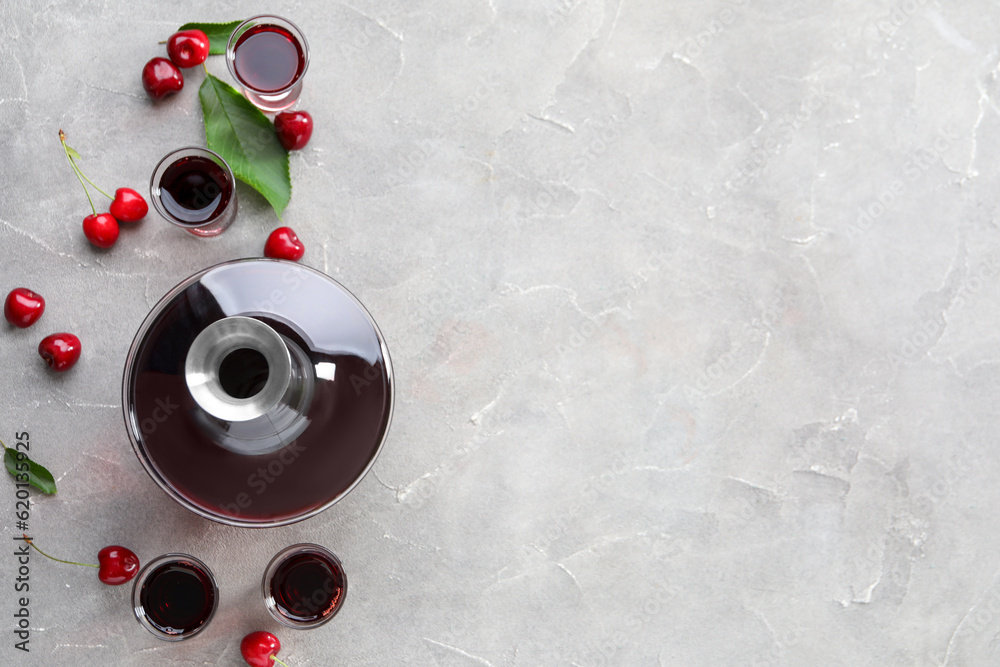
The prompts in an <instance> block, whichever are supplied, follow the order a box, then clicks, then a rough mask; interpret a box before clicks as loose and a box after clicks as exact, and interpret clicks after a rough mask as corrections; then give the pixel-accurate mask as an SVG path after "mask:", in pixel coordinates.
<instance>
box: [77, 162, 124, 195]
mask: <svg viewBox="0 0 1000 667" xmlns="http://www.w3.org/2000/svg"><path fill="white" fill-rule="evenodd" d="M69 161H70V163H72V165H73V166H74V167H76V171H77V173H78V174H80V175H81V176H83V177H84V178H85V179H86V181H87V182H88V183H90V184H91V185H93V186H94V189H95V190H97V191H98V192H100V193H101V194H102V195H104V196H105V197H107V198H108V199H110V200H112V201H114V199H115V198H114V197H112V196H111V195H109V194H108V193H107V192H105V191H104V190H102V189H100V188H99V187H97V184H96V183H94V182H93V181H92V180H90V179H89V178H87V175H86V174H85V173H83V170H82V169H80V166H79V165H78V164H77V163H76V161H75V160H73V156H72V155H71V156H70V158H69Z"/></svg>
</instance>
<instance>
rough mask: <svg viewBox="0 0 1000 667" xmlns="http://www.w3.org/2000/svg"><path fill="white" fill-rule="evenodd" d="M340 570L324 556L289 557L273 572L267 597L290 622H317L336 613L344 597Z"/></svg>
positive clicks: (314, 554) (341, 570)
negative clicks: (269, 596) (271, 598)
mask: <svg viewBox="0 0 1000 667" xmlns="http://www.w3.org/2000/svg"><path fill="white" fill-rule="evenodd" d="M345 583H346V582H345V578H344V571H343V569H341V567H340V566H339V565H338V564H337V563H335V562H333V561H331V560H330V559H328V558H327V557H326V556H325V555H324V554H321V553H318V552H308V553H302V554H296V555H294V556H290V557H289V558H288V559H287V560H285V561H284V562H283V563H282V564H281V565H279V566H278V569H277V570H275V572H274V577H273V578H272V579H271V597H273V598H274V603H275V605H276V606H277V608H278V610H279V611H280V612H281V613H282V614H283V615H284V616H286V617H288V618H290V619H292V620H293V621H305V622H311V621H318V620H319V619H321V618H324V617H326V616H329V615H330V614H332V613H334V612H335V611H336V610H337V607H338V606H340V603H341V601H342V600H343V597H344V584H345Z"/></svg>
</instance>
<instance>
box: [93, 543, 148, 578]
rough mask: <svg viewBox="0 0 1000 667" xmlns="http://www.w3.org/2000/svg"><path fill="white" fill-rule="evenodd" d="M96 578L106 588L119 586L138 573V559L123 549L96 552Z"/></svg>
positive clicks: (104, 549) (115, 547)
mask: <svg viewBox="0 0 1000 667" xmlns="http://www.w3.org/2000/svg"><path fill="white" fill-rule="evenodd" d="M97 562H98V563H100V566H99V569H98V570H97V578H98V579H100V580H101V582H102V583H105V584H107V585H108V586H121V585H122V584H124V583H125V582H126V581H131V580H132V578H133V577H134V576H135V575H136V573H137V572H138V571H139V557H138V556H136V555H135V554H134V553H132V551H131V550H129V549H126V548H125V547H119V546H110V547H104V548H103V549H101V550H100V551H98V552H97Z"/></svg>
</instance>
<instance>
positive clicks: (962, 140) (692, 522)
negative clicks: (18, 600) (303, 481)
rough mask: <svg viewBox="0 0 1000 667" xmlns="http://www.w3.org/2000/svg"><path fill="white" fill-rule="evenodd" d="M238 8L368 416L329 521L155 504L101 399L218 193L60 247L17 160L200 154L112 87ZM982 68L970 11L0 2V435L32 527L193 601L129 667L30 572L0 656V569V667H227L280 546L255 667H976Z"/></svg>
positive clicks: (990, 406) (985, 597) (985, 111)
mask: <svg viewBox="0 0 1000 667" xmlns="http://www.w3.org/2000/svg"><path fill="white" fill-rule="evenodd" d="M268 11H270V12H273V13H278V14H282V15H285V16H287V17H289V18H291V19H292V20H294V21H296V22H298V23H299V25H300V26H302V28H303V29H304V31H305V32H306V35H307V37H308V38H309V40H310V43H311V45H312V64H311V67H310V70H309V73H308V75H307V78H306V83H305V91H304V94H303V98H302V101H301V108H304V109H306V110H309V111H310V112H311V113H312V114H313V116H314V118H315V120H316V131H315V134H314V136H313V139H312V142H311V144H310V145H309V146H308V148H307V149H306V150H304V151H302V152H301V153H299V154H296V155H294V156H293V158H292V165H291V169H292V176H293V182H294V188H295V191H294V195H293V198H292V202H291V205H290V206H289V207H288V210H287V213H286V216H285V222H286V223H287V224H289V225H291V226H292V227H293V228H295V229H296V230H297V231H298V233H299V235H300V236H301V237H302V238H303V240H304V241H305V243H306V244H307V246H308V250H307V254H306V257H305V259H304V261H305V262H306V263H307V264H309V265H311V266H314V267H317V268H320V269H322V270H324V271H326V272H327V273H329V274H330V275H331V276H333V277H334V278H336V279H338V280H340V281H341V282H343V283H344V284H345V285H346V286H347V287H348V288H350V289H351V290H352V291H354V292H355V293H356V294H357V295H358V296H359V298H360V299H361V300H362V301H363V302H364V303H365V304H366V305H367V306H368V307H369V308H370V310H371V312H372V313H373V315H374V317H375V318H376V320H377V321H378V322H379V324H380V325H381V327H382V329H383V331H384V333H385V334H386V338H387V342H388V345H389V347H390V350H391V351H392V353H393V361H394V365H395V372H396V377H397V379H398V391H397V408H396V413H395V421H394V424H393V429H392V432H391V435H390V437H389V440H388V442H387V444H386V447H385V449H384V452H383V454H382V457H381V458H380V459H379V461H378V463H377V464H376V466H375V468H374V470H373V473H372V474H370V475H369V476H368V477H367V478H366V479H365V480H364V482H363V483H362V484H361V485H360V486H359V487H358V488H357V489H356V490H355V491H354V492H353V493H352V494H351V495H350V496H349V497H348V498H347V499H345V500H344V501H343V502H341V503H340V504H338V505H337V506H336V507H334V508H332V509H331V510H329V511H327V512H325V513H324V514H322V515H321V516H319V517H317V518H314V519H312V520H310V521H307V522H305V523H303V524H300V525H296V526H292V527H287V528H282V529H276V530H267V531H256V532H255V531H248V530H236V529H231V528H227V527H224V526H219V525H215V524H212V523H210V522H207V521H204V520H201V519H198V518H196V517H195V516H194V515H192V514H189V513H187V512H186V511H184V510H182V509H181V508H180V507H178V506H176V505H175V504H173V503H172V502H170V501H169V500H168V499H167V497H166V496H165V495H164V494H163V493H162V492H161V491H160V490H159V489H157V488H156V487H155V485H154V484H153V483H152V482H151V481H150V480H149V479H148V478H147V477H146V475H145V473H144V472H143V470H142V468H141V467H140V465H139V463H138V462H137V460H136V459H135V456H134V455H133V453H132V451H131V448H130V447H129V445H128V441H127V439H126V436H125V431H124V427H123V424H122V418H121V413H120V405H119V391H120V389H119V384H120V373H121V369H122V366H123V364H124V360H125V354H126V351H127V348H128V345H129V343H130V342H131V339H132V336H133V333H134V332H135V330H136V329H137V327H138V326H139V323H140V322H141V321H142V319H143V317H144V316H145V314H146V313H147V311H148V310H149V308H150V307H151V306H152V305H153V304H154V303H155V302H156V300H157V299H158V298H159V297H160V296H161V295H162V294H163V293H164V292H165V291H166V290H167V289H169V288H170V287H172V286H173V285H174V284H175V283H177V282H178V281H179V280H181V279H183V278H184V277H186V276H188V275H189V274H191V273H193V272H195V271H197V270H199V269H201V268H203V267H205V266H208V265H211V264H214V263H216V262H219V261H223V260H227V259H231V258H236V257H244V256H255V255H259V253H260V252H261V249H262V247H263V242H264V238H265V237H266V235H267V233H268V232H269V230H270V229H272V228H273V227H275V226H276V220H275V218H274V215H273V214H272V213H271V212H270V211H269V209H268V208H267V207H266V205H265V204H264V203H263V200H262V199H261V198H259V197H257V196H256V195H255V194H254V193H253V192H252V191H250V190H248V189H245V188H241V189H240V190H239V196H240V217H239V219H238V222H237V224H236V225H234V227H233V228H232V229H231V230H230V231H228V232H227V233H226V234H224V235H223V236H221V237H219V238H217V239H214V240H199V239H195V238H193V237H190V236H187V235H185V234H184V233H182V232H180V231H178V230H176V229H173V228H171V227H170V226H169V225H167V224H166V223H165V222H163V221H162V220H160V219H158V218H157V216H156V215H155V213H151V214H150V216H149V217H148V219H146V220H145V221H144V222H143V223H141V224H140V225H138V226H137V227H135V228H134V229H126V230H124V231H123V233H122V237H121V239H120V241H119V242H118V245H117V246H116V247H115V248H114V249H112V250H111V251H109V252H100V251H96V250H94V249H93V248H91V247H90V246H89V245H88V244H87V242H86V240H85V239H84V237H83V235H82V233H81V232H80V221H81V219H82V218H83V216H84V215H85V214H86V213H87V212H88V209H87V204H86V201H85V200H84V198H83V196H82V193H81V192H80V188H79V185H78V184H77V182H76V180H75V179H74V178H73V176H72V174H71V172H70V170H69V168H68V166H67V165H66V163H65V159H64V157H63V155H62V153H61V150H60V147H59V142H58V139H57V130H58V129H59V128H62V129H64V130H65V131H66V132H67V133H68V135H69V137H70V142H71V144H72V145H73V146H74V147H76V148H77V149H78V150H79V151H80V152H81V153H83V155H84V158H85V160H84V162H83V165H84V166H85V168H86V169H87V171H88V173H89V175H90V176H91V177H92V178H93V179H95V180H97V181H98V182H99V183H102V184H106V185H107V186H108V187H109V188H115V187H119V186H122V185H128V186H131V187H135V188H137V189H140V190H144V189H145V183H146V181H147V179H148V175H149V173H150V172H151V171H152V168H153V166H154V164H155V163H156V161H157V160H158V159H159V158H160V157H161V156H162V155H163V154H165V153H166V152H167V151H168V150H170V149H173V148H175V147H178V146H181V145H186V144H201V143H202V142H203V140H204V137H203V130H202V125H201V113H200V108H199V106H198V102H197V95H196V89H197V86H198V85H199V84H200V83H201V80H202V75H201V74H200V72H199V71H198V70H192V71H190V72H189V75H188V83H187V87H186V88H185V90H184V91H183V92H182V93H181V94H180V95H178V96H176V97H173V98H170V99H169V100H167V101H165V102H163V103H160V104H152V103H151V102H150V101H149V100H147V99H146V97H145V95H144V93H143V91H142V88H141V86H140V82H139V73H140V70H141V68H142V65H143V64H144V63H145V61H146V60H148V59H149V58H151V57H153V56H155V55H162V54H163V47H162V46H158V45H157V43H156V42H157V41H158V40H161V39H165V38H166V37H167V36H169V34H170V33H171V32H172V29H173V28H174V27H176V26H177V25H179V24H181V23H183V22H186V21H189V20H226V19H233V18H240V17H245V16H248V15H251V14H255V13H261V12H268ZM998 34H1000V10H998V8H997V6H996V4H995V3H994V2H987V1H985V0H966V1H964V2H932V1H929V0H898V1H897V2H888V1H886V0H876V1H874V2H869V1H865V2H862V1H860V0H851V1H844V2H835V3H830V2H827V1H826V0H823V1H820V0H731V1H726V0H708V1H704V0H685V1H678V2H657V1H655V0H645V1H638V0H631V1H624V0H621V1H615V0H607V1H606V2H602V1H601V0H532V1H523V0H522V1H520V2H509V1H507V0H481V1H477V2H458V1H454V0H452V1H448V0H417V1H414V2H409V1H405V2H404V1H403V0H394V1H393V2H372V1H367V0H357V1H356V2H352V3H350V4H341V3H318V2H316V3H305V2H302V3H294V4H290V5H284V4H265V3H261V2H248V3H241V4H240V6H239V7H238V8H237V7H236V6H235V4H234V3H229V4H228V6H227V5H225V4H214V5H212V6H208V5H203V4H196V3H170V2H157V3H125V2H117V1H114V0H111V1H105V2H83V3H76V2H50V3H46V4H43V3H12V2H7V3H4V5H3V9H2V10H0V35H2V38H0V39H2V42H0V51H2V53H0V127H2V135H0V142H2V151H3V152H2V160H0V188H2V192H3V195H2V196H3V200H2V201H3V206H2V209H0V227H2V245H0V263H2V275H3V285H2V291H3V292H6V291H7V290H8V289H10V288H12V287H15V286H18V285H25V286H28V287H31V288H33V289H35V290H37V291H39V292H41V293H42V294H43V295H44V296H46V297H47V299H48V309H47V311H46V314H45V316H44V318H43V319H42V320H41V322H40V323H39V324H38V325H36V326H35V327H34V328H33V329H29V330H27V331H21V330H12V329H11V328H9V327H8V328H5V329H4V330H3V331H2V342H0V371H2V376H3V382H2V386H0V399H2V405H3V407H4V409H3V413H2V415H0V429H2V434H3V437H4V438H5V439H6V440H8V442H9V441H10V440H12V439H13V434H14V433H15V432H16V431H20V430H23V429H27V430H29V431H30V433H31V441H32V444H33V447H34V450H33V451H34V452H35V455H36V457H37V458H38V459H39V460H40V461H42V462H44V463H45V464H46V465H48V467H49V468H50V469H51V470H52V471H53V472H54V473H55V474H56V476H57V477H58V480H59V493H58V495H57V496H55V497H36V498H35V502H34V506H33V514H32V520H31V532H32V533H33V534H34V535H35V536H36V538H37V539H38V540H39V541H40V542H42V543H44V546H46V547H48V548H49V550H51V551H52V552H57V553H58V554H60V555H64V556H66V557H75V558H79V559H88V558H92V557H93V555H94V554H96V552H97V550H98V549H100V548H101V547H102V546H104V545H106V544H109V543H124V544H126V545H129V546H131V547H132V548H133V549H135V550H136V551H137V552H138V553H139V555H140V556H141V557H142V558H143V559H144V560H148V559H150V558H152V557H154V556H156V555H159V554H161V553H164V552H167V551H175V550H180V551H187V552H190V553H193V554H195V555H197V556H200V557H201V558H203V559H204V560H206V561H207V562H208V563H209V565H210V566H212V567H213V569H214V570H215V572H216V573H217V575H218V578H219V582H220V586H221V588H222V595H223V600H222V607H221V609H220V611H219V614H218V616H217V617H216V619H215V621H214V622H213V623H212V625H211V626H210V628H209V629H208V630H207V631H206V632H205V633H204V634H203V635H202V636H200V637H198V638H196V639H194V640H192V641H189V642H185V643H183V644H181V645H171V644H166V643H164V642H160V641H158V640H156V639H155V638H153V637H152V636H151V635H149V634H148V633H146V632H145V631H144V630H143V629H142V628H140V627H139V626H138V624H136V623H135V621H134V619H133V618H132V616H131V612H130V609H129V604H128V591H127V590H126V589H125V588H122V589H107V588H105V587H103V586H101V585H99V584H98V583H97V582H96V580H95V578H94V577H93V574H92V573H91V572H89V571H78V568H72V567H69V566H61V565H58V564H55V563H51V562H44V561H42V560H41V559H39V558H35V559H33V561H32V571H31V576H32V580H31V586H32V589H31V610H32V628H33V634H32V639H31V648H32V652H31V654H30V655H29V656H25V655H22V654H20V653H19V652H16V651H14V650H13V648H12V644H13V635H12V634H11V632H10V628H12V627H13V621H12V617H11V614H12V613H13V611H14V598H15V594H14V593H13V591H12V586H13V582H12V578H13V571H14V563H13V562H12V561H13V559H12V558H11V557H3V556H0V591H5V592H3V593H2V594H0V610H2V614H0V617H2V618H5V619H7V620H6V621H2V622H0V630H2V632H0V656H2V660H0V661H2V662H3V663H4V664H8V663H14V664H30V665H69V664H73V665H105V664H115V665H191V664H220V665H237V664H240V659H239V652H238V642H239V639H240V637H241V636H242V635H243V634H244V633H245V632H247V631H250V630H255V629H271V630H276V631H278V630H277V628H276V626H275V624H273V623H271V622H269V619H268V617H267V616H266V614H265V612H264V609H263V607H262V605H261V604H260V603H259V600H258V593H257V587H258V578H259V576H260V573H261V572H262V570H263V567H264V564H265V563H266V561H267V560H268V559H269V557H270V556H271V555H272V554H273V553H274V552H276V551H277V550H278V549H279V548H281V547H283V546H284V545H286V544H289V543H292V542H295V541H300V540H309V541H316V542H320V543H323V544H325V545H328V546H329V547H331V548H332V549H334V550H335V551H336V552H338V553H339V554H340V555H341V556H342V558H343V560H344V562H345V564H346V567H347V569H348V574H349V577H350V594H349V596H348V599H347V603H346V606H345V608H344V610H343V612H342V614H341V615H340V616H339V617H338V618H336V619H335V621H334V622H333V623H331V624H330V625H328V626H326V627H324V628H322V629H320V630H316V631H312V632H294V631H288V630H280V631H278V634H279V636H280V638H281V639H282V641H283V642H284V645H285V648H284V649H283V651H282V654H281V655H282V657H284V658H286V660H287V662H288V663H289V665H334V664H336V665H402V664H419V665H456V666H458V665H492V666H494V667H500V666H504V665H579V666H582V667H589V666H593V665H604V664H609V665H815V664H822V665H944V664H946V665H952V666H959V665H988V664H997V663H998V662H1000V645H998V640H997V638H998V634H1000V555H998V547H1000V538H998V535H1000V515H998V513H997V512H996V502H997V501H998V500H1000V489H998V487H997V484H996V480H997V479H998V473H1000V462H998V460H997V457H996V448H997V434H998V433H1000V416H998V414H997V410H996V409H995V400H996V397H997V391H998V389H1000V387H998V382H1000V377H998V344H1000V336H998V333H997V315H998V313H1000V308H998V306H997V302H998V298H1000V279H998V278H1000V242H998V231H997V223H996V217H997V203H998V202H997V187H996V185H997V175H998V174H997V166H996V164H997V162H996V160H995V159H994V156H995V154H996V148H997V145H998V141H1000V113H998V107H997V105H996V95H997V94H998V81H997V77H998V72H1000V70H998V62H1000V48H998V38H997V35H998ZM210 69H211V70H212V71H213V72H215V73H216V74H219V75H222V76H226V77H228V74H227V73H226V71H225V67H224V63H222V62H221V60H220V59H218V58H214V59H213V60H212V62H211V63H210ZM58 330H71V331H74V332H76V333H78V334H79V335H80V336H81V338H82V339H83V345H84V348H85V349H84V356H83V359H82V360H81V362H80V363H79V365H78V366H77V367H76V368H75V369H74V370H73V371H72V372H69V373H67V374H65V375H64V376H56V375H54V374H52V373H50V372H49V371H48V370H47V369H46V368H45V367H44V365H43V364H42V362H41V361H40V360H39V359H38V357H37V356H36V354H35V346H36V345H37V342H38V340H39V339H40V338H41V337H42V336H43V335H45V334H47V333H50V332H52V331H58ZM0 481H2V480H0ZM4 489H6V491H4ZM0 498H6V500H0V508H2V510H0V516H2V517H3V518H2V525H3V537H4V538H5V539H7V540H9V539H10V537H12V536H13V535H15V534H16V531H15V530H14V525H13V521H14V519H13V514H12V510H13V486H12V484H10V483H9V480H8V481H3V483H2V484H0Z"/></svg>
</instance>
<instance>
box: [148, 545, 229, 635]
mask: <svg viewBox="0 0 1000 667" xmlns="http://www.w3.org/2000/svg"><path fill="white" fill-rule="evenodd" d="M139 602H140V604H142V608H143V610H145V612H146V618H147V619H148V620H149V622H150V623H152V625H153V626H154V627H156V628H157V629H158V630H159V631H160V632H163V633H166V634H169V635H183V634H187V633H190V632H194V631H195V630H197V629H198V628H200V627H201V626H202V625H204V624H205V623H207V622H208V620H209V619H210V618H211V617H212V612H213V610H214V609H215V589H214V587H213V586H212V581H211V579H210V578H209V576H208V573H206V572H204V571H203V570H202V569H201V568H200V567H198V566H197V565H195V564H194V563H191V562H189V561H175V562H172V563H165V564H163V565H161V566H159V567H158V568H156V569H155V570H154V571H153V572H152V574H150V575H149V577H148V578H147V579H146V580H145V581H144V582H143V584H142V589H141V591H140V592H139Z"/></svg>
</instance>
